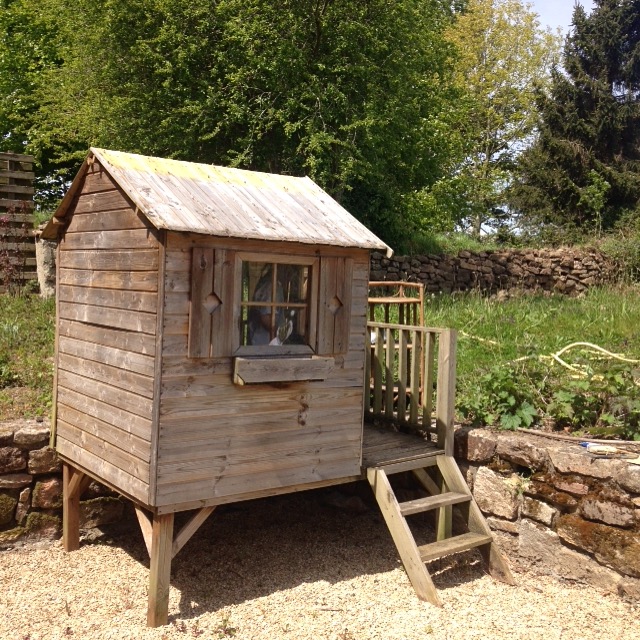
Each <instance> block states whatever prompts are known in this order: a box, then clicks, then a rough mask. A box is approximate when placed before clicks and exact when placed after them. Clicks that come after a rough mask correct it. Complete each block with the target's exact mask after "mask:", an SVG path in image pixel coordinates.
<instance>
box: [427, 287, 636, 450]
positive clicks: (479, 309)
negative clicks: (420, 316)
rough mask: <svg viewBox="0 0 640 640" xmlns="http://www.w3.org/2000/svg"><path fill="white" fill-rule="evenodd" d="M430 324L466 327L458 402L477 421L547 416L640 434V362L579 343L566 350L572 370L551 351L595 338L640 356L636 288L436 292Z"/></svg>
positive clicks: (518, 421) (575, 425)
mask: <svg viewBox="0 0 640 640" xmlns="http://www.w3.org/2000/svg"><path fill="white" fill-rule="evenodd" d="M426 324H427V325H430V326H449V327H454V328H456V329H458V331H459V340H458V360H457V364H458V397H457V403H458V408H459V410H460V412H461V414H462V415H463V416H464V417H466V418H467V419H468V420H469V421H471V422H475V423H477V424H493V423H495V424H498V425H499V426H502V427H504V428H515V427H519V426H530V425H532V424H533V423H535V422H540V421H543V420H545V419H549V420H551V421H553V422H554V424H555V425H556V426H558V427H563V428H567V429H570V430H573V431H581V430H584V431H589V432H590V433H592V434H597V435H598V436H601V437H621V436H622V437H625V438H638V439H640V389H639V388H638V385H637V383H636V382H637V380H638V365H637V364H634V363H624V362H620V361H618V360H615V359H610V358H606V357H603V356H599V355H597V354H594V353H591V352H589V351H587V350H582V349H573V350H571V352H568V353H567V354H565V355H563V358H564V359H566V360H567V361H569V363H572V364H574V365H575V367H576V370H574V371H572V370H570V369H567V368H565V367H563V366H561V365H560V364H558V363H557V362H555V361H553V360H552V359H551V358H548V357H544V356H550V355H551V354H554V353H557V352H558V351H559V350H560V349H562V348H563V347H566V346H567V345H569V344H571V343H574V342H590V343H593V344H596V345H598V346H600V347H603V348H604V349H606V350H608V351H611V352H613V353H617V354H623V355H624V356H626V357H627V358H629V359H635V360H638V359H640V289H639V288H638V287H634V286H620V287H610V288H603V289H592V290H590V291H589V292H588V293H587V294H586V295H585V296H584V297H582V298H577V299H576V298H567V297H563V296H521V297H518V298H513V299H509V300H506V301H498V300H495V299H489V298H483V297H481V296H479V295H475V294H466V295H457V296H456V295H454V296H444V295H441V296H435V297H432V298H429V299H428V303H427V309H426ZM540 356H543V357H542V358H540Z"/></svg>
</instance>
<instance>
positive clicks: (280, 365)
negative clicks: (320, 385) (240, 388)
mask: <svg viewBox="0 0 640 640" xmlns="http://www.w3.org/2000/svg"><path fill="white" fill-rule="evenodd" d="M334 365H335V361H334V359H333V358H330V357H329V358H325V357H321V356H312V357H310V358H287V357H284V358H283V357H279V358H269V357H262V358H242V357H237V358H234V363H233V381H234V383H235V384H239V385H245V384H269V383H271V382H304V381H310V380H325V379H326V378H327V376H328V375H329V374H330V373H331V371H332V370H333V367H334Z"/></svg>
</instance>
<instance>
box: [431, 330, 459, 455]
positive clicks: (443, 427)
mask: <svg viewBox="0 0 640 640" xmlns="http://www.w3.org/2000/svg"><path fill="white" fill-rule="evenodd" d="M436 390H437V398H436V429H437V432H438V447H440V448H442V449H444V453H445V455H448V456H452V455H453V417H454V415H453V411H454V403H455V393H456V331H455V330H454V329H447V330H446V331H443V332H442V333H441V334H440V344H439V348H438V386H437V389H436Z"/></svg>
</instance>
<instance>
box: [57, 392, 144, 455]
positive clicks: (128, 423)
mask: <svg viewBox="0 0 640 640" xmlns="http://www.w3.org/2000/svg"><path fill="white" fill-rule="evenodd" d="M58 401H59V402H60V403H62V404H64V405H66V406H68V407H71V408H73V409H76V410H78V411H80V412H82V413H86V414H87V415H89V416H92V417H94V418H97V419H98V420H101V421H102V422H106V423H108V424H111V425H113V426H114V427H116V428H117V429H120V430H121V431H124V432H125V433H131V434H132V435H135V436H137V437H138V438H140V439H142V440H144V441H146V442H150V440H151V420H149V419H148V418H143V417H142V416H138V415H135V414H133V413H130V412H129V411H126V410H124V409H119V408H117V407H114V406H112V405H110V404H108V403H106V402H102V401H101V400H96V399H95V398H89V397H87V396H85V395H83V394H82V393H78V392H77V391H75V390H72V389H67V388H65V387H63V386H60V387H59V388H58Z"/></svg>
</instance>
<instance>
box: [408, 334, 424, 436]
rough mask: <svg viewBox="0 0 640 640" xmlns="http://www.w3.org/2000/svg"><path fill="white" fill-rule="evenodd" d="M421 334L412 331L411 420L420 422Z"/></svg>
mask: <svg viewBox="0 0 640 640" xmlns="http://www.w3.org/2000/svg"><path fill="white" fill-rule="evenodd" d="M421 337H422V336H421V334H419V333H418V332H417V331H412V332H411V345H412V347H411V390H410V395H409V422H410V423H411V424H414V425H417V424H418V406H419V404H420V402H419V400H420V383H421V382H422V380H421V379H420V369H421V366H420V365H421V363H422V349H421V346H422V344H421Z"/></svg>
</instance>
